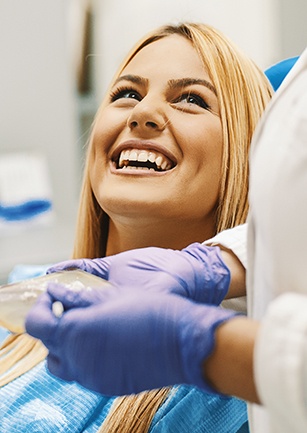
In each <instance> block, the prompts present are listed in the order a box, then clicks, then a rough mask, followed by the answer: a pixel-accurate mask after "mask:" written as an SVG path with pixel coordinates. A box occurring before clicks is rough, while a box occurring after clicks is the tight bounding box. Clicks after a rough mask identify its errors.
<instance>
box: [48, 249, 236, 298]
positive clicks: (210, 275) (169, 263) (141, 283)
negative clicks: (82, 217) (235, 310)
mask: <svg viewBox="0 0 307 433" xmlns="http://www.w3.org/2000/svg"><path fill="white" fill-rule="evenodd" d="M72 268H79V269H82V270H84V271H87V272H89V273H92V274H94V275H97V276H99V277H101V278H104V279H106V280H109V281H110V282H111V283H113V284H115V285H118V286H121V287H127V288H133V287H139V288H142V289H143V290H150V291H160V292H168V293H176V294H178V295H181V296H184V297H186V298H190V299H193V300H194V301H196V302H200V303H207V304H212V305H219V304H220V303H221V301H222V300H223V299H224V297H225V295H226V294H227V291H228V288H229V284H230V271H229V269H228V268H227V266H226V264H225V263H224V261H223V259H222V257H221V252H220V249H219V248H218V247H207V246H205V245H202V244H200V243H194V244H191V245H189V246H188V247H187V248H185V249H183V250H181V251H179V250H171V249H163V248H156V247H149V248H140V249H136V250H131V251H127V252H124V253H120V254H117V255H115V256H110V257H106V258H103V259H92V260H91V259H78V260H69V261H66V262H62V263H58V264H57V265H55V266H53V267H51V268H50V269H49V270H48V272H49V273H50V272H56V271H60V270H65V269H72Z"/></svg>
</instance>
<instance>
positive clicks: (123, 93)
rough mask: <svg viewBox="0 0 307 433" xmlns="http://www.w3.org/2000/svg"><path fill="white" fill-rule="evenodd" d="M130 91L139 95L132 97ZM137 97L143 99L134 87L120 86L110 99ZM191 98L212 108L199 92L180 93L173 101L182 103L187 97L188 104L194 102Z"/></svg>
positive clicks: (202, 106)
mask: <svg viewBox="0 0 307 433" xmlns="http://www.w3.org/2000/svg"><path fill="white" fill-rule="evenodd" d="M129 93H131V94H134V95H135V96H137V97H136V98H135V97H134V98H131V96H127V95H128V94H129ZM122 98H123V99H125V98H126V99H135V100H137V101H140V100H141V99H142V97H141V96H140V94H139V92H137V91H136V90H135V89H134V88H132V87H128V86H127V87H119V88H118V89H116V90H114V91H113V92H111V94H110V101H111V102H115V101H117V100H118V99H122ZM189 98H193V99H195V101H196V104H195V105H198V106H199V107H201V108H203V109H205V110H210V108H211V107H210V106H209V105H208V104H207V103H206V101H205V100H204V99H203V98H202V97H201V96H200V95H198V94H197V93H190V92H188V93H183V94H182V95H180V96H179V97H178V98H176V99H175V100H174V101H173V102H172V103H173V104H174V103H175V104H176V103H180V102H182V101H183V100H184V99H187V103H188V104H192V105H193V102H188V99H189Z"/></svg>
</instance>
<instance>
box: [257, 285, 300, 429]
mask: <svg viewBox="0 0 307 433" xmlns="http://www.w3.org/2000/svg"><path fill="white" fill-rule="evenodd" d="M306 311H307V297H306V295H302V294H298V293H287V294H283V295H280V296H279V297H277V298H276V299H275V300H274V301H272V302H271V304H270V306H269V308H268V311H267V313H266V315H265V316H264V319H263V320H262V325H261V329H260V333H259V336H258V338H257V341H256V349H255V378H256V383H257V389H258V392H259V395H260V399H261V401H262V403H263V404H264V406H265V407H266V408H267V409H268V410H269V413H270V419H271V424H272V425H271V429H272V431H273V432H275V431H278V432H280V431H281V430H280V429H281V428H282V429H283V430H282V431H283V432H306V431H307V395H306V394H307V314H306ZM289 414H291V416H290V417H289ZM276 420H278V422H277V421H276ZM281 426H282V427H281Z"/></svg>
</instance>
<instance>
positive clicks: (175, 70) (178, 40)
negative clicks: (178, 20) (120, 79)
mask: <svg viewBox="0 0 307 433" xmlns="http://www.w3.org/2000/svg"><path fill="white" fill-rule="evenodd" d="M122 74H138V75H142V76H143V77H145V78H147V77H151V76H154V75H155V76H157V77H158V76H162V75H166V76H169V77H171V78H174V79H176V78H181V77H193V78H206V79H208V72H207V69H206V67H205V66H204V64H203V62H202V61H201V59H200V58H199V55H198V53H197V51H196V50H195V48H194V47H193V45H192V43H191V42H190V41H188V40H187V39H186V38H184V37H183V36H180V35H170V36H166V37H164V38H162V39H159V40H158V41H155V42H152V43H151V44H149V45H147V46H146V47H144V48H142V50H141V51H139V52H138V53H137V54H136V55H135V56H134V58H133V59H132V60H131V61H130V63H129V64H128V65H127V66H126V67H125V68H124V70H123V71H122Z"/></svg>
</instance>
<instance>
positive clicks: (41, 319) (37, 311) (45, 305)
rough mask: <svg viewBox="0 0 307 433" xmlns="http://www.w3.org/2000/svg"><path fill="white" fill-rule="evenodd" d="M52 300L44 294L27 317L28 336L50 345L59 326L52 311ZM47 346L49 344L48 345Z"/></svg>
mask: <svg viewBox="0 0 307 433" xmlns="http://www.w3.org/2000/svg"><path fill="white" fill-rule="evenodd" d="M52 304H53V300H52V298H51V297H50V296H49V295H48V294H47V293H43V294H42V295H41V296H40V297H39V298H38V299H37V301H36V303H35V305H34V306H33V307H32V308H31V310H30V311H29V313H28V314H27V316H26V320H25V328H26V331H27V333H28V334H30V335H32V336H33V337H35V338H38V339H40V340H42V339H43V340H44V343H48V341H49V340H50V339H51V336H52V335H53V333H54V330H55V329H56V327H57V324H58V318H57V317H56V316H55V315H54V314H53V311H52ZM46 345H47V344H46Z"/></svg>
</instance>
